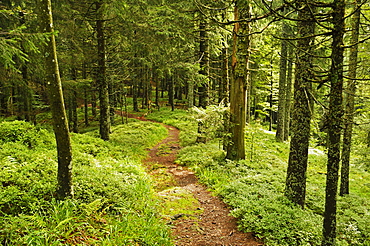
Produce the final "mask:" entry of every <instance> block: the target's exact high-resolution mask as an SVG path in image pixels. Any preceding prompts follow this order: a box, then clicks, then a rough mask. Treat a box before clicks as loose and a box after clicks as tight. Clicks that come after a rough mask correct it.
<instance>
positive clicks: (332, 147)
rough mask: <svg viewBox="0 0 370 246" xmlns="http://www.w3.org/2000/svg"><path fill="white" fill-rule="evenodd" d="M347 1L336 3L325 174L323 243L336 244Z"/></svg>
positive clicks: (334, 9) (326, 245)
mask: <svg viewBox="0 0 370 246" xmlns="http://www.w3.org/2000/svg"><path fill="white" fill-rule="evenodd" d="M345 6H346V4H345V0H337V1H335V2H334V3H333V12H332V22H333V29H334V30H333V32H332V38H333V41H332V53H331V61H332V64H331V68H330V76H329V78H330V86H331V87H330V94H329V96H330V102H329V115H328V117H329V118H328V120H329V121H328V122H329V124H328V136H329V143H328V144H329V146H328V163H327V177H326V195H325V212H324V225H323V227H324V228H323V234H324V236H323V241H322V245H323V246H329V245H335V238H336V223H337V222H336V215H337V190H338V178H339V177H338V176H339V174H338V172H339V162H340V145H341V141H340V136H341V128H342V123H343V119H342V117H343V116H342V115H343V106H342V101H343V100H342V93H343V50H344V48H343V37H344V32H345V24H344V14H345Z"/></svg>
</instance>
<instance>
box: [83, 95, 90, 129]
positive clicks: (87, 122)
mask: <svg viewBox="0 0 370 246" xmlns="http://www.w3.org/2000/svg"><path fill="white" fill-rule="evenodd" d="M84 121H85V126H89V125H90V124H89V105H88V99H87V89H86V88H84Z"/></svg>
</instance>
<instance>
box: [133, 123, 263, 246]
mask: <svg viewBox="0 0 370 246" xmlns="http://www.w3.org/2000/svg"><path fill="white" fill-rule="evenodd" d="M138 119H141V120H145V119H143V118H138ZM163 126H165V127H166V128H167V129H168V132H169V133H168V136H167V138H166V139H164V140H163V141H162V142H160V143H159V144H157V145H156V146H155V147H153V148H152V149H150V150H149V156H148V158H147V159H146V160H145V161H144V163H145V165H146V168H147V170H148V172H149V173H150V174H151V175H152V176H154V179H156V177H157V179H158V177H163V173H165V174H166V175H168V176H170V178H164V179H163V178H159V179H161V181H160V182H159V185H158V187H159V188H158V194H159V195H160V196H162V197H164V198H163V201H165V200H169V199H170V200H171V199H178V198H179V196H178V194H179V193H180V194H181V193H187V194H190V196H191V197H193V199H194V198H195V199H194V200H196V202H195V203H196V207H193V208H189V210H188V211H187V212H182V213H177V214H173V215H172V216H168V217H167V219H168V224H170V225H171V228H172V237H173V238H174V241H175V244H176V245H179V246H182V245H197V246H201V245H204V246H205V245H207V246H216V245H219V246H221V245H225V246H226V245H228V246H237V245H244V246H252V245H256V246H257V245H263V243H261V242H259V241H258V240H257V239H256V238H255V237H254V236H253V234H252V233H243V232H240V231H238V229H237V223H236V219H235V218H234V217H232V216H230V215H229V213H230V209H229V208H228V206H227V205H226V204H225V203H224V202H222V201H221V200H220V199H219V198H218V197H216V196H214V195H212V194H211V192H209V191H208V190H207V187H205V186H204V185H202V184H200V183H199V182H198V179H197V177H196V176H195V174H194V172H192V171H191V170H189V169H188V168H186V167H183V166H180V165H177V164H176V163H175V159H176V155H177V153H178V151H179V150H180V145H179V130H178V129H176V128H174V127H172V126H168V125H164V124H163ZM159 174H161V175H159ZM174 193H177V196H176V194H174ZM180 196H181V195H180ZM168 204H171V203H166V202H164V205H163V206H167V205H168ZM166 209H167V210H169V211H171V210H174V211H175V213H176V211H183V210H178V208H177V210H176V208H174V209H172V208H171V207H170V208H165V210H166ZM185 210H186V208H185ZM190 210H193V211H190Z"/></svg>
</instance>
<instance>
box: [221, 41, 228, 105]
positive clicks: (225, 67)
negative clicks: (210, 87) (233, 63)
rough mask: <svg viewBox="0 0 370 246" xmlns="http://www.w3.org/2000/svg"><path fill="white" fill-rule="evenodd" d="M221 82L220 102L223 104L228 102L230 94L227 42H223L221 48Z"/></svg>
mask: <svg viewBox="0 0 370 246" xmlns="http://www.w3.org/2000/svg"><path fill="white" fill-rule="evenodd" d="M222 60H223V61H222V80H221V81H222V82H221V85H220V88H221V96H220V102H222V101H223V102H224V104H225V105H227V104H228V103H229V94H230V90H229V87H230V78H229V55H228V48H227V42H226V41H225V42H224V47H223V48H222Z"/></svg>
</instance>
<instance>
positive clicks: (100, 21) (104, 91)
mask: <svg viewBox="0 0 370 246" xmlns="http://www.w3.org/2000/svg"><path fill="white" fill-rule="evenodd" d="M95 6H96V11H97V13H98V17H97V20H96V35H97V40H98V76H97V83H98V86H99V101H100V118H99V123H100V128H99V130H100V131H99V133H100V138H101V139H103V140H106V141H108V140H109V133H110V129H109V128H110V110H109V88H108V81H107V79H106V61H105V56H106V52H105V35H104V22H105V21H104V16H103V15H104V14H103V1H101V0H100V1H98V2H96V3H95Z"/></svg>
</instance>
